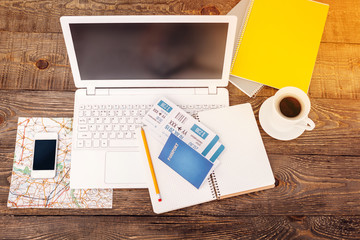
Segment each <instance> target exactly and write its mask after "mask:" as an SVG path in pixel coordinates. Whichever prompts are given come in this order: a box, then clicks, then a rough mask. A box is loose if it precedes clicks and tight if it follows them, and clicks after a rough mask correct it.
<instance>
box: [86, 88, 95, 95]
mask: <svg viewBox="0 0 360 240" xmlns="http://www.w3.org/2000/svg"><path fill="white" fill-rule="evenodd" d="M86 95H95V87H93V86H90V87H87V88H86Z"/></svg>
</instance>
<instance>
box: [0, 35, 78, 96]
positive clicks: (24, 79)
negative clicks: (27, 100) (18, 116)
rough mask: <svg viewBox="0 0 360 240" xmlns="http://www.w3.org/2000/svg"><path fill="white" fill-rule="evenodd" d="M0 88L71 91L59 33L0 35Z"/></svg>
mask: <svg viewBox="0 0 360 240" xmlns="http://www.w3.org/2000/svg"><path fill="white" fill-rule="evenodd" d="M36 64H38V66H39V67H40V68H39V67H37V66H36ZM0 88H3V89H4V88H6V89H38V90H69V89H75V85H74V81H73V77H72V73H71V70H70V64H69V61H68V57H67V52H66V48H65V43H64V38H63V36H62V34H58V33H55V34H52V33H49V34H39V33H10V32H0Z"/></svg>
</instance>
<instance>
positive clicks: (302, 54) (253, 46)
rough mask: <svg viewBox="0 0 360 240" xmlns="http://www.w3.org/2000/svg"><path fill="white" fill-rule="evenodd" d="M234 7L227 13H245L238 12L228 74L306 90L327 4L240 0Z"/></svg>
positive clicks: (303, 0)
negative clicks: (231, 61)
mask: <svg viewBox="0 0 360 240" xmlns="http://www.w3.org/2000/svg"><path fill="white" fill-rule="evenodd" d="M247 2H250V3H247ZM235 8H236V9H235V10H233V11H232V12H231V13H229V14H230V15H238V16H244V14H245V17H244V18H241V17H240V19H243V21H242V24H241V25H240V26H239V27H240V28H241V29H242V30H241V34H240V37H239V41H238V44H237V48H236V51H235V54H234V57H233V63H232V68H231V73H230V74H231V76H233V77H235V78H233V77H232V79H236V80H238V82H239V81H240V79H247V80H251V81H254V82H257V83H260V84H264V85H267V86H271V87H274V88H282V87H286V86H294V87H298V88H300V89H302V90H303V91H304V92H308V89H309V85H310V81H311V77H312V73H313V69H314V65H315V61H316V57H317V53H318V49H319V46H320V41H321V37H322V33H323V30H324V26H325V22H326V17H327V14H328V10H329V5H327V4H324V3H319V2H316V1H311V0H291V1H289V0H271V1H268V0H241V2H240V3H239V4H238V5H237V6H236V7H235ZM241 83H243V80H241ZM234 84H235V85H236V82H235V83H234ZM255 86H256V85H255Z"/></svg>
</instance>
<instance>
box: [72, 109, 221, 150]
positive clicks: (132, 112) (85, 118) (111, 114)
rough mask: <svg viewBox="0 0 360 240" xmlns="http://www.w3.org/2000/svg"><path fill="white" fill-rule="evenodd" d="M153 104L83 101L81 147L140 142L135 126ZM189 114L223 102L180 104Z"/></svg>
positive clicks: (80, 116) (125, 144)
mask: <svg viewBox="0 0 360 240" xmlns="http://www.w3.org/2000/svg"><path fill="white" fill-rule="evenodd" d="M151 107H152V105H145V104H143V105H117V104H115V105H81V106H80V109H79V120H78V129H77V130H78V135H77V143H76V146H77V147H78V148H119V147H134V146H137V145H138V143H137V140H136V138H135V129H137V128H139V127H140V126H142V117H143V116H144V115H145V114H146V113H147V111H148V110H149V109H150V108H151ZM179 107H181V108H182V109H184V110H185V111H186V112H187V113H189V114H190V115H195V114H196V113H197V112H201V111H205V110H210V109H214V108H220V107H224V106H223V105H179Z"/></svg>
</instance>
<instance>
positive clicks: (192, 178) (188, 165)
mask: <svg viewBox="0 0 360 240" xmlns="http://www.w3.org/2000/svg"><path fill="white" fill-rule="evenodd" d="M159 159H160V160H161V161H163V162H164V163H165V164H166V165H168V166H169V167H171V168H172V169H173V170H174V171H175V172H177V173H178V174H179V175H180V176H182V177H183V178H184V179H186V180H187V181H188V182H190V183H191V184H192V185H193V186H194V187H196V188H200V186H201V184H202V183H203V181H204V180H205V178H206V176H207V175H208V173H209V172H210V170H211V168H212V167H213V163H212V162H210V161H209V160H207V159H206V158H205V157H204V156H203V155H201V154H200V153H198V152H197V151H196V150H194V149H193V148H192V147H190V146H189V145H187V144H186V143H185V142H183V141H182V140H180V139H179V138H178V137H176V136H175V135H174V134H170V136H169V138H168V140H167V142H166V143H165V146H164V148H163V149H162V151H161V153H160V155H159Z"/></svg>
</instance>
